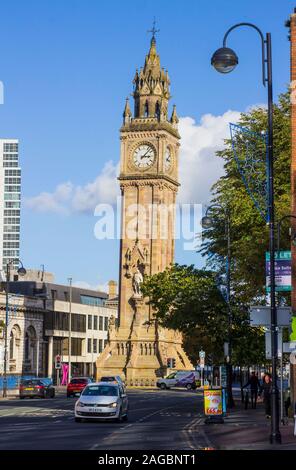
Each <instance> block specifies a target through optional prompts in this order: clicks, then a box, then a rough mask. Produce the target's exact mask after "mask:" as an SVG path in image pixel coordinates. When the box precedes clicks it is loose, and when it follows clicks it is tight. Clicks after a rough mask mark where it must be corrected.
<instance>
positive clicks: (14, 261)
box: [3, 258, 26, 398]
mask: <svg viewBox="0 0 296 470" xmlns="http://www.w3.org/2000/svg"><path fill="white" fill-rule="evenodd" d="M13 263H19V264H20V265H21V266H20V268H19V269H18V271H17V272H18V274H19V275H20V276H25V274H26V270H25V268H24V266H23V263H22V262H21V261H20V260H19V259H17V258H14V259H11V260H9V261H8V262H7V263H6V289H5V294H6V295H5V304H6V305H5V307H6V308H5V327H4V369H3V398H6V397H7V363H8V325H9V281H10V267H11V265H12V264H13Z"/></svg>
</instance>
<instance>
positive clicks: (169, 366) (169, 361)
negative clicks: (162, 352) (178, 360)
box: [167, 357, 171, 369]
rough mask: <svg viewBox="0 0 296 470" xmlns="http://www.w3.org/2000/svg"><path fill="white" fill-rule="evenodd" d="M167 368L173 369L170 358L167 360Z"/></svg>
mask: <svg viewBox="0 0 296 470" xmlns="http://www.w3.org/2000/svg"><path fill="white" fill-rule="evenodd" d="M167 368H168V369H170V368H171V358H170V357H168V358H167Z"/></svg>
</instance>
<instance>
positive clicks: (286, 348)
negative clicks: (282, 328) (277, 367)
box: [283, 341, 296, 353]
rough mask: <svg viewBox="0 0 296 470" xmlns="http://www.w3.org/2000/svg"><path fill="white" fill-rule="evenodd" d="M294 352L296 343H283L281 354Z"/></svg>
mask: <svg viewBox="0 0 296 470" xmlns="http://www.w3.org/2000/svg"><path fill="white" fill-rule="evenodd" d="M294 351H296V341H289V342H288V343H283V352H284V353H291V352H294Z"/></svg>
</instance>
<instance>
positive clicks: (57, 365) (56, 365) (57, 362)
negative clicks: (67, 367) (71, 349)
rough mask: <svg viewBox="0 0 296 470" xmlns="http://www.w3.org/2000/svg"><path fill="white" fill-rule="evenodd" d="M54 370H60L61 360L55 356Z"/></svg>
mask: <svg viewBox="0 0 296 470" xmlns="http://www.w3.org/2000/svg"><path fill="white" fill-rule="evenodd" d="M55 368H56V369H61V368H62V358H61V356H59V355H57V356H56V357H55Z"/></svg>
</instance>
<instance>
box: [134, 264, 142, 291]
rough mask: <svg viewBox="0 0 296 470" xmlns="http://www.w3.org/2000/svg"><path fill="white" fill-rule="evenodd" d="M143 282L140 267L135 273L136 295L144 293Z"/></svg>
mask: <svg viewBox="0 0 296 470" xmlns="http://www.w3.org/2000/svg"><path fill="white" fill-rule="evenodd" d="M142 282H143V276H142V274H141V272H140V270H139V269H137V271H136V272H135V273H134V275H133V290H134V294H135V295H142V292H141V284H142Z"/></svg>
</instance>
